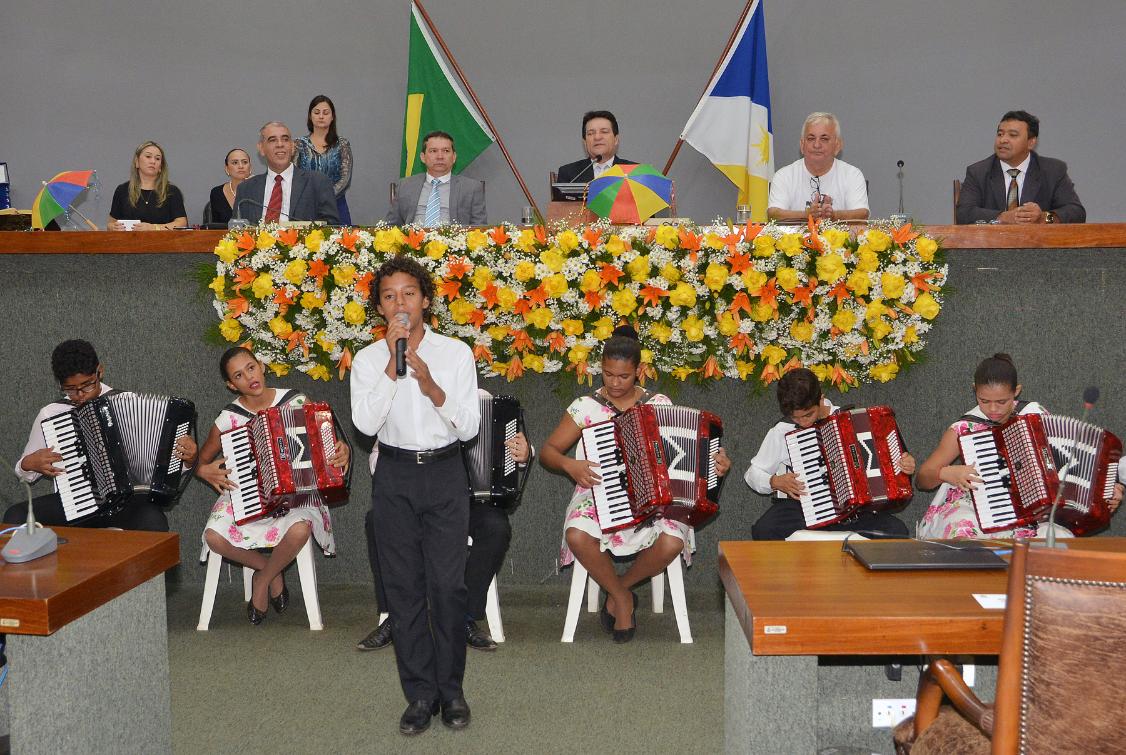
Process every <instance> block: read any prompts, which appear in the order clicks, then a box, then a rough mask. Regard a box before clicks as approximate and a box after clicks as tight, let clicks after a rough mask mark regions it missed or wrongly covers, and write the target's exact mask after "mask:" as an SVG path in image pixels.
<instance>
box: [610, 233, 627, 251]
mask: <svg viewBox="0 0 1126 755" xmlns="http://www.w3.org/2000/svg"><path fill="white" fill-rule="evenodd" d="M625 250H626V242H624V241H622V239H621V237H620V236H618V234H616V233H615V234H613V235H612V236H610V239H609V240H608V241H607V242H606V251H608V252H609V253H610V254H612V255H614V256H615V257H617V256H618V255H620V254H622V253H623V252H624V251H625Z"/></svg>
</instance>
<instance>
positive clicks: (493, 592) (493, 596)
mask: <svg viewBox="0 0 1126 755" xmlns="http://www.w3.org/2000/svg"><path fill="white" fill-rule="evenodd" d="M390 615H391V614H388V613H381V614H379V623H380V624H382V623H383V622H385V621H387V617H388V616H390ZM485 620H486V621H488V622H489V634H490V635H491V636H492V638H493V639H494V640H496V641H497V642H504V624H502V623H501V621H500V596H499V595H498V593H497V578H496V577H495V576H494V577H493V581H492V582H490V583H489V592H488V593H487V594H486V595H485Z"/></svg>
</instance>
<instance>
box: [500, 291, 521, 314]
mask: <svg viewBox="0 0 1126 755" xmlns="http://www.w3.org/2000/svg"><path fill="white" fill-rule="evenodd" d="M519 299H520V295H519V294H517V293H516V292H515V291H513V290H512V289H511V288H508V287H503V288H500V289H498V290H497V304H499V305H500V308H501V309H512V306H513V305H514V304H516V302H517V301H518V300H519Z"/></svg>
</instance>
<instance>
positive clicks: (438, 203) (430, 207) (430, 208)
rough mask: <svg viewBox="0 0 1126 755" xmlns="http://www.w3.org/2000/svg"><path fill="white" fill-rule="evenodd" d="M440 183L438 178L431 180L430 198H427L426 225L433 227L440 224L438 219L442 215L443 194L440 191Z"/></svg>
mask: <svg viewBox="0 0 1126 755" xmlns="http://www.w3.org/2000/svg"><path fill="white" fill-rule="evenodd" d="M440 183H441V181H439V180H438V179H437V178H434V179H431V180H430V198H429V199H427V200H426V225H427V227H431V228H432V227H434V226H436V225H438V219H439V218H441V216H442V196H441V195H440V194H439V193H438V185H439V184H440Z"/></svg>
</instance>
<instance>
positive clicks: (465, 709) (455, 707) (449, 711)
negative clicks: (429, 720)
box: [442, 697, 469, 729]
mask: <svg viewBox="0 0 1126 755" xmlns="http://www.w3.org/2000/svg"><path fill="white" fill-rule="evenodd" d="M442 723H444V724H445V725H446V726H448V727H449V728H451V729H464V728H465V727H466V726H469V703H467V702H465V698H464V697H455V698H454V699H453V700H448V701H446V702H444V703H442Z"/></svg>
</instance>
